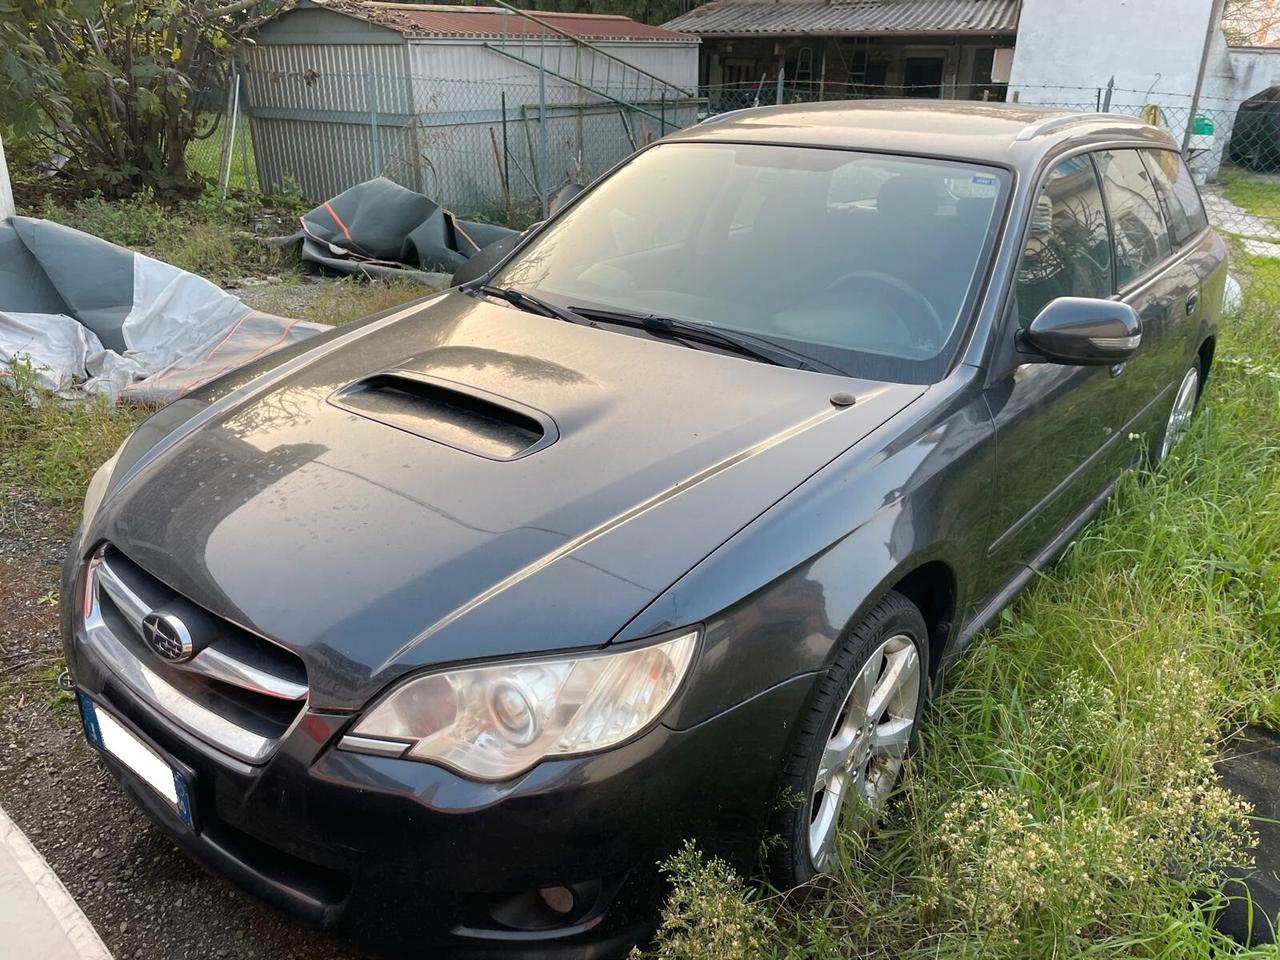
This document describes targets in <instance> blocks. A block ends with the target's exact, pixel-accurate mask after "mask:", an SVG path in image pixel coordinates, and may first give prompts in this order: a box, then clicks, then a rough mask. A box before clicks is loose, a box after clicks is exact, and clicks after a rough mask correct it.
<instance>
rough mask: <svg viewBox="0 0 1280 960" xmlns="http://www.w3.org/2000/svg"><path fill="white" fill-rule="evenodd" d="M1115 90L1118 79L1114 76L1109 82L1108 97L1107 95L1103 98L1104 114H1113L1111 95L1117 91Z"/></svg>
mask: <svg viewBox="0 0 1280 960" xmlns="http://www.w3.org/2000/svg"><path fill="white" fill-rule="evenodd" d="M1115 88H1116V78H1115V76H1114V75H1113V76H1112V77H1111V79H1110V80H1108V81H1107V92H1106V95H1105V96H1103V98H1102V112H1103V113H1110V112H1111V94H1112V92H1113V91H1114V90H1115Z"/></svg>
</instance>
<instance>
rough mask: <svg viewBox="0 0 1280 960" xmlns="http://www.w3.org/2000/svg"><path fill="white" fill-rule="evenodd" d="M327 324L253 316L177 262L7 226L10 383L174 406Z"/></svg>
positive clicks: (3, 266)
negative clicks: (17, 365) (21, 371)
mask: <svg viewBox="0 0 1280 960" xmlns="http://www.w3.org/2000/svg"><path fill="white" fill-rule="evenodd" d="M324 329H327V328H326V327H324V326H322V325H320V324H315V323H306V322H304V321H299V320H287V319H285V318H283V317H274V316H271V315H269V314H265V313H259V312H257V311H254V310H250V309H249V308H248V307H247V306H245V305H244V303H243V302H241V300H240V299H239V298H238V297H235V296H233V295H232V294H230V293H227V292H226V291H225V290H223V289H221V288H220V287H218V286H216V285H215V284H213V283H210V282H209V281H208V280H206V279H204V278H203V277H198V276H196V275H195V274H191V273H187V272H186V271H185V270H180V269H178V268H177V267H175V266H172V265H171V264H167V263H162V262H161V261H159V260H155V259H152V258H151V257H147V256H144V255H142V254H140V253H134V252H132V251H130V250H126V249H124V248H123V247H118V246H116V245H115V244H113V243H108V242H107V241H105V240H101V239H99V238H97V237H94V236H90V235H89V234H87V233H81V232H80V231H79V230H72V229H71V228H70V227H64V226H62V225H60V224H56V223H51V222H50V221H47V220H33V219H30V218H28V217H11V218H9V219H8V220H3V221H0V377H3V375H4V374H5V373H6V372H7V365H8V363H9V362H10V361H12V360H19V361H21V360H29V361H30V363H31V365H32V367H33V369H34V370H35V371H36V374H37V377H38V379H39V381H40V383H41V384H42V385H43V386H45V387H47V388H48V389H50V390H59V391H70V390H77V389H78V390H81V391H84V392H88V393H103V394H106V395H108V396H109V397H111V398H113V399H115V398H117V397H120V396H122V395H123V396H126V397H128V398H130V399H137V400H144V401H163V400H170V399H173V398H174V397H176V396H179V395H181V394H183V393H185V392H187V391H188V390H190V389H192V388H193V387H195V386H197V385H199V384H200V383H203V382H204V381H206V380H209V379H212V378H213V377H215V376H217V375H218V374H220V373H223V372H225V371H228V370H231V369H234V368H235V367H237V366H240V365H241V364H243V363H247V362H249V361H250V360H252V359H254V358H256V357H258V356H260V355H261V354H264V353H267V352H268V351H270V350H273V349H275V348H277V347H280V346H283V345H284V344H286V343H291V342H293V341H296V340H301V339H303V338H305V337H309V336H312V335H313V334H315V333H318V332H320V331H321V330H324Z"/></svg>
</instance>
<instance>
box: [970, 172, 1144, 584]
mask: <svg viewBox="0 0 1280 960" xmlns="http://www.w3.org/2000/svg"><path fill="white" fill-rule="evenodd" d="M1112 259H1113V258H1112V250H1111V242H1110V238H1109V235H1108V230H1107V217H1106V208H1105V206H1104V204H1103V200H1102V191H1101V184H1100V181H1099V176H1098V173H1097V171H1096V169H1095V167H1094V165H1093V163H1092V161H1091V160H1090V158H1089V156H1088V155H1086V154H1080V155H1077V156H1074V157H1071V158H1069V159H1067V160H1064V161H1062V162H1060V163H1058V164H1057V165H1056V166H1055V167H1053V168H1052V169H1051V170H1050V171H1049V173H1048V174H1047V176H1046V177H1045V179H1044V180H1043V182H1042V185H1041V187H1040V189H1039V191H1038V193H1037V195H1036V202H1035V206H1034V209H1033V213H1032V215H1031V223H1030V225H1029V229H1028V230H1027V235H1026V240H1025V243H1024V248H1023V253H1022V260H1021V265H1020V268H1019V271H1018V276H1017V279H1016V281H1015V290H1014V292H1015V298H1014V299H1015V305H1014V307H1013V309H1012V310H1011V311H1010V312H1009V315H1008V317H1007V319H1006V324H1005V329H1003V330H1002V331H1001V332H1000V333H999V334H998V336H999V338H1000V340H999V342H998V343H997V344H996V351H995V356H996V360H995V361H994V363H993V366H992V370H991V375H990V378H989V381H988V386H987V389H986V398H987V404H988V406H989V408H990V411H991V416H992V419H993V421H994V423H995V427H996V489H995V490H994V492H993V496H992V499H991V502H992V518H993V525H992V527H991V530H992V535H993V537H994V539H993V540H992V542H991V544H990V547H989V549H988V556H989V565H988V569H989V571H990V576H991V582H992V587H993V589H994V588H997V587H999V586H1000V585H1001V584H1003V583H1005V582H1007V581H1008V580H1009V579H1011V578H1012V577H1013V576H1014V575H1015V574H1016V573H1017V571H1018V570H1019V569H1020V568H1021V566H1022V565H1023V564H1026V563H1028V562H1029V561H1031V560H1033V559H1034V558H1036V557H1037V556H1038V555H1039V554H1040V553H1041V552H1042V551H1043V550H1044V548H1045V547H1046V545H1048V544H1049V543H1050V542H1051V541H1053V540H1054V538H1055V537H1056V536H1057V534H1058V533H1059V532H1060V531H1061V530H1062V529H1063V528H1064V527H1065V526H1066V525H1067V524H1069V523H1070V522H1071V520H1072V519H1073V518H1074V517H1076V516H1077V515H1079V514H1080V513H1081V512H1082V511H1083V510H1084V509H1085V508H1086V507H1087V506H1088V505H1089V504H1090V503H1091V502H1092V501H1093V500H1094V499H1095V498H1096V497H1097V495H1098V494H1099V493H1100V492H1101V491H1102V490H1103V489H1104V488H1105V487H1106V486H1107V485H1108V483H1109V482H1110V481H1111V480H1112V479H1113V478H1114V477H1115V476H1117V475H1118V473H1119V472H1120V468H1121V466H1122V461H1123V457H1124V450H1123V449H1122V448H1123V443H1124V441H1123V438H1122V437H1121V435H1120V434H1119V430H1120V427H1121V426H1122V424H1123V423H1124V420H1125V410H1124V407H1123V405H1122V404H1121V403H1120V402H1119V398H1120V396H1121V394H1122V393H1123V391H1124V389H1125V377H1126V375H1127V371H1126V370H1125V369H1124V368H1123V366H1118V367H1115V368H1112V367H1106V366H1102V367H1098V366H1092V367H1091V366H1069V365H1064V364H1055V363H1041V362H1030V361H1031V358H1030V357H1028V356H1027V355H1025V354H1020V353H1018V352H1017V351H1016V348H1015V338H1016V336H1017V334H1018V331H1019V330H1020V329H1025V328H1026V327H1027V326H1028V325H1030V323H1031V321H1032V320H1033V319H1034V318H1035V317H1036V315H1037V314H1038V313H1039V312H1040V310H1041V309H1043V307H1045V306H1046V305H1047V304H1048V303H1050V302H1051V301H1052V300H1055V299H1056V298H1058V297H1095V298H1102V299H1105V298H1108V297H1110V296H1111V295H1112V290H1113V286H1112V282H1113V281H1112Z"/></svg>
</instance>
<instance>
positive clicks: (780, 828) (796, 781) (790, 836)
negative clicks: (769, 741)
mask: <svg viewBox="0 0 1280 960" xmlns="http://www.w3.org/2000/svg"><path fill="white" fill-rule="evenodd" d="M898 635H905V636H907V637H909V638H910V639H911V641H912V642H913V643H914V644H915V647H916V653H917V655H918V656H919V658H920V690H919V696H918V697H917V699H916V714H915V717H914V718H913V725H912V730H911V740H910V742H909V744H908V748H907V749H908V753H910V751H911V749H912V748H913V747H914V745H915V742H916V737H917V735H918V733H919V729H920V716H921V713H922V712H923V709H924V704H925V700H926V696H927V694H928V690H929V673H930V663H929V639H928V628H927V626H926V625H925V622H924V617H923V616H922V615H921V614H920V611H919V609H917V607H916V606H915V605H914V604H913V603H911V601H909V600H908V599H907V598H906V597H904V596H902V595H901V594H897V593H893V592H890V593H888V594H886V595H885V597H884V598H882V599H881V600H880V601H878V602H877V603H876V604H875V605H874V606H873V607H872V608H871V610H870V611H868V613H867V614H866V615H865V616H864V617H863V618H862V619H861V620H859V621H858V622H857V624H855V625H854V626H853V627H851V628H850V629H848V630H847V631H846V632H845V635H844V636H843V637H842V639H841V641H840V643H839V644H838V645H837V647H836V652H835V655H834V657H833V658H832V663H831V665H830V667H829V668H828V670H827V673H826V675H825V676H823V677H822V678H821V679H820V680H819V681H818V682H817V684H816V685H815V690H814V693H813V695H812V697H811V698H810V703H809V705H808V706H807V707H806V709H805V711H804V712H803V713H802V714H801V716H800V718H799V719H798V721H797V725H796V726H797V730H796V735H795V737H794V738H793V742H792V746H791V749H790V750H789V751H788V754H787V757H786V758H785V759H784V761H783V764H782V771H781V776H780V789H779V791H778V795H779V801H778V808H777V811H776V814H775V816H774V817H773V823H772V829H771V841H772V844H771V846H770V848H769V856H768V868H769V873H770V875H771V879H772V880H773V881H774V883H775V885H776V886H778V887H779V888H780V889H791V888H794V887H798V886H802V885H804V884H808V883H810V882H811V881H813V880H814V879H815V878H817V877H820V876H821V875H820V874H819V873H818V871H817V870H815V869H814V866H813V862H812V860H811V858H810V852H809V819H810V804H811V803H812V788H813V783H814V780H815V779H816V778H817V774H818V764H819V762H820V760H821V755H822V750H823V748H824V747H825V746H826V743H827V740H828V738H829V737H830V734H831V729H832V727H834V725H835V721H836V718H837V716H838V715H839V711H840V709H841V707H842V706H843V705H844V701H845V699H846V697H847V696H848V695H849V690H850V689H851V688H852V686H853V682H854V680H855V679H856V678H857V676H858V673H859V672H860V671H861V670H862V668H863V666H865V665H866V663H867V660H868V659H869V658H870V656H871V654H872V653H873V652H874V651H875V650H876V649H878V648H879V646H880V645H881V644H882V643H884V642H885V641H886V640H888V639H889V638H891V637H894V636H898Z"/></svg>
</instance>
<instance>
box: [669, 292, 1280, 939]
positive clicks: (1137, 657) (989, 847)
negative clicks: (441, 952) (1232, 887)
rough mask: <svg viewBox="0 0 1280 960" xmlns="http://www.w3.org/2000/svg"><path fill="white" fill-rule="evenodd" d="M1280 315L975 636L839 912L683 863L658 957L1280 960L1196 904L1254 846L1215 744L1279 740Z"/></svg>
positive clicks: (1260, 316)
mask: <svg viewBox="0 0 1280 960" xmlns="http://www.w3.org/2000/svg"><path fill="white" fill-rule="evenodd" d="M1260 286H1261V284H1257V283H1255V284H1254V287H1253V289H1254V290H1258V288H1259V287H1260ZM1273 289H1280V287H1277V288H1273ZM1276 305H1277V304H1276V298H1275V296H1274V295H1267V294H1266V293H1265V292H1263V291H1261V290H1258V293H1256V294H1254V295H1252V296H1251V297H1250V300H1249V303H1248V306H1247V307H1246V310H1245V312H1244V314H1243V315H1242V316H1239V317H1237V318H1235V319H1234V320H1233V321H1231V322H1229V323H1228V324H1227V329H1226V331H1225V336H1224V342H1223V344H1222V346H1221V347H1220V348H1219V359H1220V362H1219V363H1218V365H1217V367H1216V368H1215V372H1214V376H1213V378H1212V379H1211V381H1210V386H1209V392H1208V394H1207V395H1206V398H1205V403H1204V404H1203V408H1202V410H1201V414H1200V417H1199V419H1198V421H1197V423H1196V426H1195V428H1194V430H1193V433H1192V435H1191V436H1190V437H1189V439H1188V440H1187V441H1186V442H1185V444H1184V445H1183V446H1182V447H1181V449H1179V450H1178V451H1177V452H1176V453H1175V455H1174V456H1173V457H1172V458H1171V460H1170V461H1169V462H1167V463H1166V464H1165V465H1164V467H1163V468H1162V469H1161V470H1160V471H1159V472H1158V473H1156V474H1154V475H1151V476H1147V477H1138V476H1133V477H1130V478H1128V479H1126V481H1125V482H1124V483H1123V484H1122V486H1121V488H1120V490H1119V492H1118V494H1117V496H1116V498H1115V500H1114V502H1113V503H1112V505H1111V506H1110V507H1109V509H1108V511H1107V513H1106V515H1105V517H1103V518H1102V519H1101V520H1099V521H1098V522H1096V523H1094V524H1093V525H1092V526H1091V527H1089V528H1088V529H1087V530H1086V531H1085V532H1084V534H1083V535H1082V536H1081V537H1080V539H1079V540H1078V541H1077V542H1076V543H1075V544H1074V545H1073V546H1072V547H1071V548H1070V550H1069V552H1068V553H1067V555H1066V557H1065V558H1064V559H1063V561H1062V562H1061V563H1059V564H1058V565H1057V566H1056V567H1055V568H1053V569H1052V570H1050V571H1049V572H1047V573H1046V574H1045V575H1044V576H1043V577H1041V579H1040V581H1039V582H1038V583H1037V584H1036V585H1035V586H1033V588H1032V589H1031V590H1030V591H1029V592H1028V593H1027V594H1026V595H1025V597H1024V598H1023V599H1022V600H1021V601H1019V602H1018V603H1017V604H1016V605H1015V607H1014V608H1013V609H1012V610H1011V611H1009V612H1008V613H1007V614H1006V615H1005V616H1004V617H1003V618H1002V619H1001V621H1000V623H999V624H998V625H997V626H996V627H995V628H994V629H992V630H989V631H987V633H986V634H985V635H984V636H982V637H980V638H979V639H978V640H977V641H976V643H975V644H974V647H973V648H972V649H971V650H970V651H969V652H968V653H967V655H966V657H965V658H964V659H963V660H962V661H961V664H960V666H959V668H958V672H957V673H956V674H955V675H954V676H953V677H952V678H950V679H949V681H948V684H947V689H946V690H945V692H944V693H943V694H942V695H941V696H940V697H939V698H938V699H937V700H936V701H935V703H934V705H933V706H932V708H931V709H930V710H929V711H927V713H926V717H925V720H924V723H923V727H922V731H921V741H920V747H919V751H918V752H917V754H916V756H915V757H914V759H913V760H912V761H911V762H910V763H909V765H908V770H907V773H906V776H905V779H904V782H903V785H902V787H901V789H900V791H899V794H898V795H897V797H896V800H895V802H894V803H893V804H892V807H891V810H890V812H889V814H888V818H887V820H886V821H885V822H884V824H883V825H882V826H881V827H880V828H879V829H878V830H876V831H875V833H874V835H873V836H872V837H870V838H869V840H868V841H867V842H865V843H863V842H861V841H859V840H858V839H857V838H854V837H845V838H844V841H845V846H846V849H847V851H848V852H849V854H850V857H849V859H850V865H849V866H847V867H846V868H844V869H843V870H842V871H841V872H840V874H839V875H838V876H836V877H834V878H833V883H832V890H831V893H830V895H829V896H827V897H825V898H823V899H821V901H820V902H819V903H817V904H816V905H810V906H807V907H806V906H798V905H796V904H795V902H794V898H784V897H780V896H777V895H769V896H759V897H756V898H753V897H752V896H751V894H750V891H749V888H748V887H747V886H745V885H744V884H743V882H742V880H740V879H739V878H738V877H736V876H734V875H733V874H732V873H731V872H730V871H728V870H727V868H725V867H724V866H723V865H722V864H717V863H715V862H710V863H708V862H706V861H704V860H702V859H701V858H699V857H698V856H697V855H696V854H695V853H693V852H691V851H685V852H684V853H682V854H681V855H680V856H678V857H676V858H674V859H673V860H672V861H671V862H670V863H669V864H668V867H669V869H670V870H671V871H672V872H673V874H674V877H675V880H676V886H675V895H674V896H673V897H672V899H671V901H670V903H669V905H668V908H667V912H666V917H665V921H664V925H663V928H662V931H661V934H660V938H659V941H658V944H657V947H656V949H655V951H654V952H655V955H656V956H658V957H660V958H662V960H695V958H697V960H704V958H705V960H711V958H717V960H718V958H724V960H729V958H734V960H740V958H757V957H760V958H764V957H813V958H831V960H835V958H847V957H855V956H885V957H894V958H921V960H923V958H925V957H928V958H931V960H937V958H979V957H981V958H1001V957H1007V958H1026V960H1031V958H1043V957H1085V956H1088V957H1209V956H1214V955H1218V956H1250V957H1263V956H1267V957H1273V958H1274V957H1276V956H1277V955H1280V954H1278V953H1277V951H1276V949H1275V948H1257V949H1254V950H1252V951H1250V950H1247V949H1244V948H1241V947H1239V946H1237V945H1236V944H1233V943H1232V942H1230V941H1228V940H1226V939H1225V938H1223V937H1222V936H1221V935H1220V934H1218V933H1216V932H1215V931H1214V929H1213V925H1212V910H1213V906H1214V902H1213V901H1212V900H1210V901H1208V902H1203V901H1197V899H1196V896H1197V894H1198V893H1199V892H1201V891H1204V890H1215V889H1217V885H1218V882H1219V879H1220V877H1219V871H1220V869H1221V868H1222V867H1223V866H1224V865H1225V864H1231V863H1237V864H1238V863H1243V862H1246V861H1247V853H1246V850H1247V848H1248V846H1249V845H1250V839H1249V829H1248V827H1249V824H1248V820H1247V817H1246V813H1247V808H1246V807H1245V806H1244V805H1243V804H1242V803H1241V801H1240V800H1239V799H1238V798H1235V797H1233V796H1232V795H1230V794H1229V793H1228V792H1227V791H1226V790H1224V789H1223V788H1222V787H1221V785H1220V784H1219V782H1218V778H1217V775H1216V773H1215V771H1214V768H1213V763H1214V761H1215V759H1216V758H1217V756H1218V755H1219V750H1220V747H1221V744H1222V741H1223V739H1224V738H1225V737H1228V736H1229V735H1230V734H1231V733H1232V732H1233V731H1234V730H1235V729H1237V728H1238V726H1239V725H1240V724H1242V723H1245V722H1254V723H1260V724H1266V725H1269V726H1272V727H1280V553H1278V552H1277V547H1276V545H1277V544H1280V329H1278V328H1277V322H1276V315H1277V311H1276ZM1135 442H1136V441H1135ZM730 930H732V931H735V932H734V934H733V935H729V933H727V931H730Z"/></svg>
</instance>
